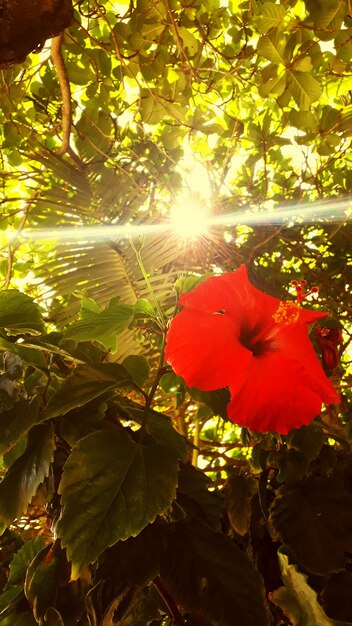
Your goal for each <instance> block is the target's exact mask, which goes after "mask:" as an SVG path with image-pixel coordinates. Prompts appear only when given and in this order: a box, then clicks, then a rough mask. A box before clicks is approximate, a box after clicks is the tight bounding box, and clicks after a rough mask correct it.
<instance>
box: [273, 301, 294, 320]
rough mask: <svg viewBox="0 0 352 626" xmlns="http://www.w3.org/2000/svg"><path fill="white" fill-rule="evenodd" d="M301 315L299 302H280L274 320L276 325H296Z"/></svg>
mask: <svg viewBox="0 0 352 626" xmlns="http://www.w3.org/2000/svg"><path fill="white" fill-rule="evenodd" d="M299 314H300V306H299V304H298V302H280V304H279V306H278V308H277V310H276V312H275V313H274V315H273V319H274V322H276V324H294V323H295V322H297V321H298V319H299Z"/></svg>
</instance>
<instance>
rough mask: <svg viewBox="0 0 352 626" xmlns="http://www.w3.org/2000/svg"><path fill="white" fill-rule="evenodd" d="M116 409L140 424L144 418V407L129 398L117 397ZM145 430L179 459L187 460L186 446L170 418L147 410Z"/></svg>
mask: <svg viewBox="0 0 352 626" xmlns="http://www.w3.org/2000/svg"><path fill="white" fill-rule="evenodd" d="M116 407H117V411H118V412H121V413H120V414H121V416H122V417H125V418H127V419H130V420H132V421H133V422H135V423H137V424H142V423H143V419H144V407H143V406H141V405H140V404H137V403H136V402H133V401H132V400H130V399H129V398H119V399H118V402H117V403H116ZM147 431H148V433H150V434H151V435H152V436H153V437H154V439H156V441H158V442H159V443H162V444H165V445H167V446H170V448H172V449H173V450H174V452H175V454H177V456H178V458H179V459H180V461H186V460H187V446H186V441H185V439H184V437H182V436H181V435H180V434H179V433H178V432H177V430H175V428H174V427H173V425H172V422H171V419H170V418H169V417H168V416H167V415H164V414H163V413H159V412H158V411H153V410H149V411H148V418H147Z"/></svg>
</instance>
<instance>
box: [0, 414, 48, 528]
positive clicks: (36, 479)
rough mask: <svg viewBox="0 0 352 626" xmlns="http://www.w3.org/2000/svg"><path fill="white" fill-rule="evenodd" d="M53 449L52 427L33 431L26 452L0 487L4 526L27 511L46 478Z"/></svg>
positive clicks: (42, 426)
mask: <svg viewBox="0 0 352 626" xmlns="http://www.w3.org/2000/svg"><path fill="white" fill-rule="evenodd" d="M54 447H55V444H54V428H53V425H52V424H40V425H38V426H34V428H32V430H31V431H30V433H29V436H28V443H27V447H26V450H25V451H24V453H23V454H22V455H21V456H20V457H19V458H18V459H17V460H16V461H15V462H14V463H13V465H11V467H10V469H9V470H8V471H7V473H6V474H5V476H4V478H3V479H2V481H1V483H0V520H1V521H2V522H4V523H5V524H11V522H13V520H14V519H15V518H16V517H20V516H21V515H22V513H24V512H25V511H26V509H27V505H28V504H29V502H30V501H31V499H32V498H33V496H34V494H35V492H36V491H37V488H38V487H39V485H40V483H42V482H43V480H44V478H45V477H46V476H48V473H49V467H50V463H51V462H52V460H53V455H54Z"/></svg>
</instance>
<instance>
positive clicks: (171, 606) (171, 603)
mask: <svg viewBox="0 0 352 626" xmlns="http://www.w3.org/2000/svg"><path fill="white" fill-rule="evenodd" d="M153 585H154V587H155V588H156V590H157V591H158V593H159V595H160V596H161V597H162V599H163V600H164V602H165V604H166V606H167V608H168V611H169V614H170V616H171V617H172V619H173V621H174V623H175V624H176V626H185V621H184V619H183V617H182V615H181V613H180V611H179V610H178V607H177V605H176V602H175V600H174V599H173V597H172V596H171V595H170V594H169V592H168V591H167V590H166V589H165V587H164V585H163V584H162V582H161V580H160V578H159V576H157V577H156V578H154V580H153Z"/></svg>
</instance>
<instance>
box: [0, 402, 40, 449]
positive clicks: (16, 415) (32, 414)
mask: <svg viewBox="0 0 352 626" xmlns="http://www.w3.org/2000/svg"><path fill="white" fill-rule="evenodd" d="M39 407H40V398H39V397H34V398H33V399H32V401H31V402H28V401H26V400H23V399H20V400H19V401H18V402H16V404H15V405H14V406H13V408H12V409H10V410H9V411H4V412H3V413H2V415H1V422H0V454H4V452H7V451H8V450H10V449H11V448H13V446H14V445H15V444H16V443H17V442H18V441H19V440H20V439H21V437H22V436H23V435H24V434H26V433H27V432H28V431H29V430H30V429H31V428H32V426H34V424H36V423H37V422H38V413H39Z"/></svg>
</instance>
